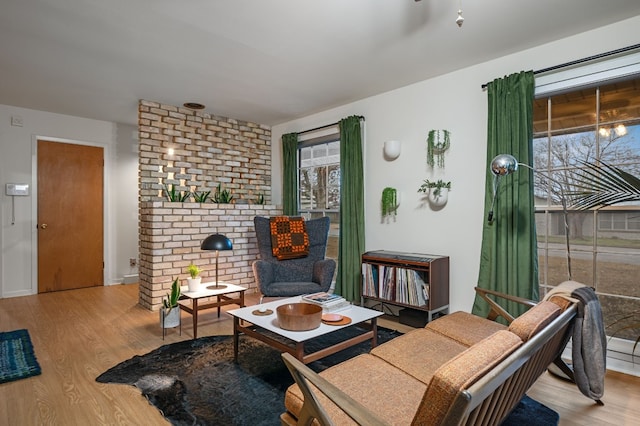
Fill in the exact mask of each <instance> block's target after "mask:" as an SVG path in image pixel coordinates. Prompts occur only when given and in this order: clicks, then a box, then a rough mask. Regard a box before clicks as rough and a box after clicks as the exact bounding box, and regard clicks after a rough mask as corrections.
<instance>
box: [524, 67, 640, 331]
mask: <svg viewBox="0 0 640 426" xmlns="http://www.w3.org/2000/svg"><path fill="white" fill-rule="evenodd" d="M533 116H534V124H533V125H534V139H533V152H534V167H535V168H536V170H538V172H537V173H535V174H534V177H535V179H534V194H535V197H536V209H537V213H536V227H537V234H538V255H539V260H538V264H539V272H540V284H541V294H544V293H545V292H546V291H547V290H548V289H549V288H551V287H552V286H555V285H557V284H559V283H561V282H562V281H565V280H566V279H567V276H568V275H567V256H566V243H565V237H564V236H565V226H564V215H563V214H562V209H561V206H560V195H561V192H560V191H559V189H560V185H561V187H562V188H563V190H564V191H565V193H566V192H571V191H580V190H581V189H582V188H580V187H578V186H576V185H574V180H573V179H574V177H575V174H574V173H575V170H577V169H579V168H580V167H581V165H580V162H581V161H586V162H589V163H597V162H598V161H603V162H605V163H606V164H609V165H611V166H614V167H620V168H621V169H622V170H624V171H625V172H627V173H630V174H632V175H634V176H640V79H638V78H636V79H633V80H629V81H622V82H615V83H611V84H607V85H603V86H601V87H594V88H588V89H581V90H576V91H574V92H571V93H566V94H562V95H557V96H553V97H550V98H545V99H538V100H536V101H535V103H534V113H533ZM637 205H640V202H638V203H637ZM568 225H569V237H570V253H571V269H572V272H573V277H572V278H573V279H574V280H576V281H579V282H582V283H584V284H586V285H590V286H594V287H595V288H596V291H597V292H598V294H599V297H600V301H601V304H602V306H603V314H604V320H605V324H606V325H607V326H608V327H609V328H608V329H607V334H608V335H612V334H615V335H616V337H621V338H629V339H634V340H635V339H636V338H637V337H638V335H639V334H640V329H638V328H635V329H634V330H633V331H631V332H629V331H624V332H623V331H619V330H621V329H622V328H623V327H624V325H625V324H626V325H629V323H628V321H629V318H634V319H635V323H636V325H637V324H638V323H640V286H639V285H637V277H638V276H640V209H639V208H638V207H637V206H636V203H635V202H633V203H630V202H626V203H622V204H616V205H614V206H609V207H607V208H606V209H604V210H594V211H575V210H574V211H571V210H570V211H569V214H568ZM624 321H627V322H626V323H625V322H624ZM618 333H619V334H618Z"/></svg>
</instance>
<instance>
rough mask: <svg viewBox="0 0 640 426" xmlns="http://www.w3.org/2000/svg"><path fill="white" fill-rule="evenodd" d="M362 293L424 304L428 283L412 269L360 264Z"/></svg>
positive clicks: (412, 303)
mask: <svg viewBox="0 0 640 426" xmlns="http://www.w3.org/2000/svg"><path fill="white" fill-rule="evenodd" d="M362 294H363V295H364V296H369V297H375V298H379V299H386V300H389V301H392V302H399V303H405V304H407V305H414V306H424V305H426V304H427V301H428V300H429V283H426V282H425V281H424V279H423V278H422V276H421V275H420V273H419V272H418V271H416V270H414V269H406V268H397V267H394V266H384V265H371V264H368V263H363V264H362Z"/></svg>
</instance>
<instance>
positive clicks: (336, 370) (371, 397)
mask: <svg viewBox="0 0 640 426" xmlns="http://www.w3.org/2000/svg"><path fill="white" fill-rule="evenodd" d="M394 340H395V339H394ZM320 375H321V376H322V377H324V378H325V379H327V380H328V381H330V382H331V383H332V384H334V385H335V386H337V387H338V388H339V389H340V390H342V391H343V392H345V393H346V394H347V395H349V396H351V397H352V398H354V399H355V400H356V401H358V402H359V403H360V404H362V405H364V406H365V407H367V408H368V409H369V410H371V411H373V412H374V413H376V415H378V416H380V417H381V418H382V419H384V420H385V421H387V422H388V423H389V424H393V425H403V426H406V425H408V424H409V423H411V419H413V417H414V415H415V412H416V409H417V407H418V405H419V404H420V400H421V399H422V395H424V393H425V391H426V389H427V385H426V384H424V383H421V382H420V381H418V380H416V379H415V378H413V377H411V376H410V375H408V374H406V373H404V372H402V371H401V370H398V369H397V368H395V367H393V366H391V365H390V364H388V363H387V362H385V361H383V360H382V359H380V358H378V357H375V356H373V355H370V354H364V355H359V356H357V357H355V358H351V359H349V360H347V361H344V362H341V363H340V364H337V365H335V366H333V367H331V368H328V369H326V370H325V371H323V372H321V373H320ZM383 388H384V389H386V390H392V392H383V393H380V392H377V391H376V389H383ZM313 389H314V391H315V392H316V395H317V396H318V399H319V400H320V403H321V405H322V406H323V408H325V409H326V411H327V414H328V415H329V417H330V418H331V419H332V420H333V422H334V423H335V424H336V425H341V426H342V425H353V424H355V423H354V422H353V420H351V418H350V417H349V416H347V415H346V414H345V413H344V412H343V411H342V410H340V409H339V408H338V407H337V406H336V405H335V404H333V403H332V402H331V401H330V400H329V399H328V398H327V397H325V396H324V395H323V394H321V393H320V392H319V391H318V390H317V389H316V388H315V387H313ZM302 403H303V396H302V392H301V391H300V388H299V387H298V385H296V384H294V385H291V386H290V387H289V389H288V390H287V393H286V395H285V400H284V405H285V407H286V408H287V411H288V412H289V413H291V414H293V415H294V416H297V415H299V413H300V410H301V409H302ZM314 424H317V422H315V423H314Z"/></svg>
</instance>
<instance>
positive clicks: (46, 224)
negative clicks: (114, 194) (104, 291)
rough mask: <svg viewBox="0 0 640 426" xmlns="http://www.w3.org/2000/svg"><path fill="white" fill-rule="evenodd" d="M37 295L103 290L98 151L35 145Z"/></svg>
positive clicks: (101, 167) (101, 173) (101, 161)
mask: <svg viewBox="0 0 640 426" xmlns="http://www.w3.org/2000/svg"><path fill="white" fill-rule="evenodd" d="M37 164H38V171H37V173H38V188H37V191H38V292H39V293H46V292H50V291H58V290H70V289H76V288H84V287H94V286H101V285H103V284H104V278H103V277H104V272H103V270H104V262H103V253H104V236H103V180H104V178H103V176H104V150H103V149H102V148H100V147H93V146H85V145H75V144H68V143H60V142H50V141H44V140H39V141H38V160H37Z"/></svg>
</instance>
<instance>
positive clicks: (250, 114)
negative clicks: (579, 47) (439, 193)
mask: <svg viewBox="0 0 640 426" xmlns="http://www.w3.org/2000/svg"><path fill="white" fill-rule="evenodd" d="M460 1H461V0H422V1H419V2H415V1H414V0H316V1H310V0H306V1H305V0H253V1H252V0H106V1H104V0H103V1H100V0H1V1H0V3H1V4H0V6H2V9H1V10H0V104H6V105H13V106H19V107H24V108H30V109H36V110H44V111H52V112H57V113H62V114H69V115H74V116H80V117H88V118H94V119H100V120H107V121H112V122H118V123H129V124H135V123H136V121H137V103H138V100H139V99H146V100H151V101H158V102H163V103H168V104H171V105H182V104H183V103H184V102H187V101H191V102H200V103H203V104H205V105H206V106H207V108H206V110H205V111H207V112H209V113H212V114H217V115H221V116H225V117H231V118H236V119H240V120H247V121H252V122H256V123H260V124H267V125H274V124H278V123H282V122H285V121H288V120H291V119H294V118H298V117H303V116H306V115H309V114H311V113H314V112H318V111H322V110H325V109H328V108H332V107H335V106H338V105H343V104H345V103H348V102H351V101H354V100H358V99H362V98H365V97H368V96H371V95H375V94H378V93H382V92H385V91H388V90H392V89H396V88H399V87H402V86H406V85H408V84H411V83H414V82H417V81H422V80H425V79H427V78H430V77H433V76H436V75H440V74H444V73H448V72H451V71H453V70H456V69H460V68H464V67H467V66H470V65H473V64H477V63H481V62H485V61H487V60H491V59H494V58H497V57H501V56H504V55H507V54H510V53H514V52H517V51H520V50H523V49H527V48H530V47H533V46H537V45H540V44H543V43H547V42H550V41H553V40H556V39H559V38H564V37H567V36H570V35H573V34H577V33H580V32H584V31H587V30H590V29H593V28H597V27H600V26H603V25H607V24H610V23H613V22H617V21H620V20H623V19H626V18H629V17H632V16H636V15H639V14H640V1H638V0H607V1H602V0H533V1H526V2H525V1H515V0H462V9H463V14H464V17H465V22H464V25H463V26H462V28H458V27H457V25H456V24H455V22H454V21H455V19H456V16H457V9H458V7H459V3H460ZM621 47H623V46H621ZM567 54H568V59H575V58H572V57H571V56H570V52H567ZM550 65H552V64H550Z"/></svg>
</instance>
